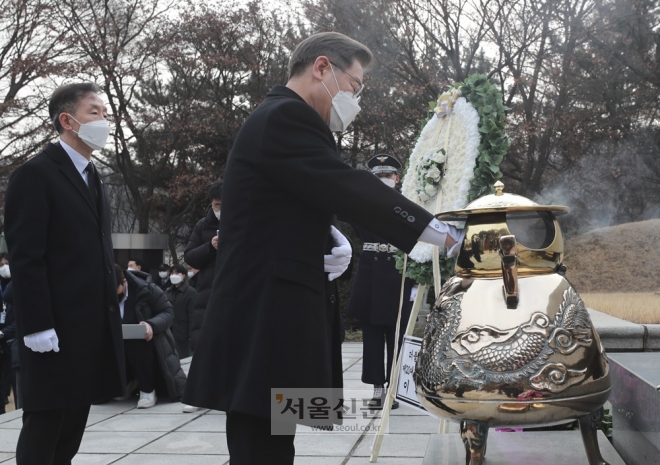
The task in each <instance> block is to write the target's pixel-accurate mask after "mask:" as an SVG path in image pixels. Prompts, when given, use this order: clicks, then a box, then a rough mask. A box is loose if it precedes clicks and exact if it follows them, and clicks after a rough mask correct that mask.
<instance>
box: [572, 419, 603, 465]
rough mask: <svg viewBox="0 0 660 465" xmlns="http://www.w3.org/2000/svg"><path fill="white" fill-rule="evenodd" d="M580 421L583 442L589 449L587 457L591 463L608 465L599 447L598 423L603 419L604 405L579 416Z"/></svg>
mask: <svg viewBox="0 0 660 465" xmlns="http://www.w3.org/2000/svg"><path fill="white" fill-rule="evenodd" d="M578 421H579V423H580V433H582V442H583V443H584V449H585V450H586V451H587V458H588V459H589V465H608V463H607V462H606V461H605V460H603V457H602V456H601V455H600V448H599V447H598V436H597V433H598V425H599V424H600V422H601V421H603V407H601V408H599V409H598V410H596V411H595V412H591V413H590V414H589V415H584V416H582V417H580V418H578Z"/></svg>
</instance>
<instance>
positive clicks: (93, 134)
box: [69, 115, 110, 150]
mask: <svg viewBox="0 0 660 465" xmlns="http://www.w3.org/2000/svg"><path fill="white" fill-rule="evenodd" d="M69 116H71V115H69ZM71 118H73V120H74V121H75V122H76V123H78V124H80V128H78V132H76V131H73V132H75V133H76V134H78V137H80V139H81V140H82V141H83V142H84V143H85V144H87V145H88V146H90V147H91V148H93V149H94V150H101V149H102V148H103V147H105V144H106V142H108V136H109V135H110V126H109V125H108V121H107V120H104V119H101V120H98V121H89V122H88V123H84V124H81V123H80V121H78V120H77V119H75V118H74V117H73V116H71Z"/></svg>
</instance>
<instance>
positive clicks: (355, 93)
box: [330, 62, 364, 101]
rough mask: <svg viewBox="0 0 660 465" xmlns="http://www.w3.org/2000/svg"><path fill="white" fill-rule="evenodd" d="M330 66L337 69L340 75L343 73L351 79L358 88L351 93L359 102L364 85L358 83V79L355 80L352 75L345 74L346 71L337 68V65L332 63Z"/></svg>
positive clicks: (360, 82)
mask: <svg viewBox="0 0 660 465" xmlns="http://www.w3.org/2000/svg"><path fill="white" fill-rule="evenodd" d="M330 64H331V65H332V66H334V67H335V68H337V69H338V70H339V71H341V72H342V73H344V74H348V77H350V78H351V79H353V80H354V81H355V82H356V83H357V85H358V88H357V89H356V90H355V92H353V97H354V98H356V99H357V100H358V101H359V100H360V98H361V97H360V94H361V93H362V91H363V90H364V84H363V83H362V81H360V80H359V79H358V78H356V77H355V76H353V75H352V74H350V73H348V72H346V70H345V69H344V68H342V67H341V66H338V65H336V64H334V63H333V62H330Z"/></svg>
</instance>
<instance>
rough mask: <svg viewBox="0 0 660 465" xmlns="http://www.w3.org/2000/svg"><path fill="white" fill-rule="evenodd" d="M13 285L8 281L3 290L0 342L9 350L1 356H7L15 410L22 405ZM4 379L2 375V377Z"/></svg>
mask: <svg viewBox="0 0 660 465" xmlns="http://www.w3.org/2000/svg"><path fill="white" fill-rule="evenodd" d="M13 287H14V285H13V284H12V283H9V284H8V285H7V287H6V288H5V292H3V294H2V297H3V304H4V312H5V324H4V325H0V327H1V329H2V330H1V331H0V342H1V343H3V344H5V343H6V344H7V345H8V346H9V349H10V352H9V353H8V352H5V353H4V354H3V357H7V358H9V361H10V368H11V370H12V372H11V375H10V376H11V389H12V390H13V391H14V407H15V409H16V410H18V409H20V408H22V407H23V405H22V404H21V398H20V391H19V389H18V387H19V385H20V380H19V378H20V367H21V365H20V361H19V359H18V341H17V340H16V319H15V318H14V292H13ZM3 380H4V377H3Z"/></svg>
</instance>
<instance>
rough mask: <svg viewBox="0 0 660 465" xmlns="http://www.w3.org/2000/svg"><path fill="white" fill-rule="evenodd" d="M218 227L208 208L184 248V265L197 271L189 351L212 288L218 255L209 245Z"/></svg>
mask: <svg viewBox="0 0 660 465" xmlns="http://www.w3.org/2000/svg"><path fill="white" fill-rule="evenodd" d="M219 227H220V221H218V218H217V217H216V216H215V214H214V213H213V208H211V206H209V207H208V208H207V209H206V213H205V214H204V217H203V218H202V219H201V220H199V221H198V222H197V224H196V225H195V229H193V232H192V234H191V235H190V240H189V241H188V245H187V246H186V250H185V252H184V254H183V258H184V260H185V261H186V263H187V264H188V265H190V266H192V267H193V268H197V269H198V270H199V271H198V272H197V274H196V275H195V278H196V280H197V282H196V283H195V284H196V285H195V289H196V290H197V302H196V303H195V311H194V313H193V317H192V328H191V340H190V349H191V350H195V347H196V345H197V340H198V339H199V332H200V330H201V329H202V321H203V320H204V312H205V311H206V305H207V304H208V302H209V296H210V295H211V287H212V286H213V274H214V273H215V259H216V257H217V255H218V252H217V250H215V247H213V246H212V245H211V239H213V238H214V237H215V236H216V232H217V231H218V228H219Z"/></svg>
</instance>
